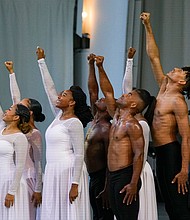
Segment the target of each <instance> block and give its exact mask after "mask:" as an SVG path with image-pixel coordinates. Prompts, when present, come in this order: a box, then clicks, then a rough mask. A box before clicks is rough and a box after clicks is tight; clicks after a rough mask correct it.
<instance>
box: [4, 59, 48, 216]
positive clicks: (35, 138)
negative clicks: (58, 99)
mask: <svg viewBox="0 0 190 220" xmlns="http://www.w3.org/2000/svg"><path fill="white" fill-rule="evenodd" d="M5 66H6V68H7V70H8V71H9V73H10V74H9V78H10V91H11V97H12V101H13V104H16V103H21V104H23V105H25V106H26V107H28V108H29V110H30V121H29V124H30V126H31V128H32V130H31V131H30V132H29V133H28V134H26V137H27V139H28V143H29V147H28V153H27V160H26V165H25V169H24V177H25V179H26V181H27V184H28V193H29V206H30V207H29V208H30V220H36V215H37V213H36V212H37V207H38V206H40V204H41V201H42V195H41V191H42V136H41V133H40V131H39V130H38V129H37V127H36V125H35V121H36V122H42V121H44V120H45V115H44V114H43V113H42V107H41V105H40V103H39V102H38V101H37V100H35V99H31V98H25V99H22V100H21V98H20V90H19V88H18V84H17V81H16V75H15V73H14V68H13V62H12V61H7V62H5Z"/></svg>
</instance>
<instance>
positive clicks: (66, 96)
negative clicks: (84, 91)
mask: <svg viewBox="0 0 190 220" xmlns="http://www.w3.org/2000/svg"><path fill="white" fill-rule="evenodd" d="M73 101H74V100H73V95H72V92H71V91H70V90H64V91H63V92H61V93H60V94H59V95H58V97H57V101H56V107H57V108H60V109H62V108H66V107H69V105H70V104H71V103H72V102H73Z"/></svg>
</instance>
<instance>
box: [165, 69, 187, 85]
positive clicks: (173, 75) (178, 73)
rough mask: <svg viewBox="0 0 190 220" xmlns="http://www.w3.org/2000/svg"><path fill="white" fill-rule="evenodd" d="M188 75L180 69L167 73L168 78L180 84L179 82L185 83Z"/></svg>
mask: <svg viewBox="0 0 190 220" xmlns="http://www.w3.org/2000/svg"><path fill="white" fill-rule="evenodd" d="M186 73H187V72H186V71H183V70H182V69H180V68H174V69H173V70H171V71H170V72H169V73H167V76H168V77H169V79H171V80H172V81H174V82H179V81H185V78H186Z"/></svg>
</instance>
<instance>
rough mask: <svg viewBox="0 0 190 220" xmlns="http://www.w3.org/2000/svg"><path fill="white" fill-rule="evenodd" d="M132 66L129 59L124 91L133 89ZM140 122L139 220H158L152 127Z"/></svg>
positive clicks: (123, 86)
mask: <svg viewBox="0 0 190 220" xmlns="http://www.w3.org/2000/svg"><path fill="white" fill-rule="evenodd" d="M132 68H133V59H127V63H126V68H125V74H124V77H123V82H122V91H123V93H128V92H130V91H131V90H132V89H133V88H132V84H133V75H132ZM139 123H140V124H141V126H142V129H143V136H144V140H145V145H144V160H143V168H142V172H141V176H140V177H141V183H142V186H141V189H140V191H139V203H140V207H139V214H138V220H157V219H158V212H157V201H156V190H155V183H154V176H153V172H152V169H151V167H150V164H149V163H148V162H147V154H148V145H149V136H150V135H149V133H150V128H149V126H148V124H147V122H146V121H145V120H140V121H139Z"/></svg>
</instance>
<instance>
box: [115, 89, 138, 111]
mask: <svg viewBox="0 0 190 220" xmlns="http://www.w3.org/2000/svg"><path fill="white" fill-rule="evenodd" d="M139 99H140V97H139V94H138V93H137V92H136V91H135V90H132V91H131V92H129V93H128V94H123V95H122V96H121V97H120V98H118V99H117V100H116V103H117V104H118V105H119V106H124V107H130V106H131V104H137V103H138V101H139Z"/></svg>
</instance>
